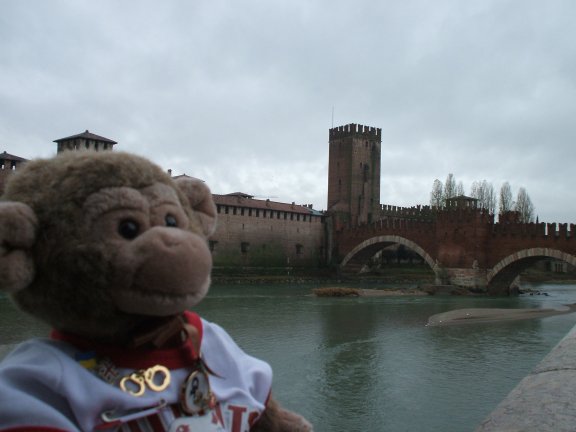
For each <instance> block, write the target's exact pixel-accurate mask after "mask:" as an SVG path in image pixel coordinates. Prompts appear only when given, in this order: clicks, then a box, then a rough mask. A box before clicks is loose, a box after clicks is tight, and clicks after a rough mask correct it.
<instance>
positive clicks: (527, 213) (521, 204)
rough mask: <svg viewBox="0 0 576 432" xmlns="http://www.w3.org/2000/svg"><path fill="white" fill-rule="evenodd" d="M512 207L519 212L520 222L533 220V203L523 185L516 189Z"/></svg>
mask: <svg viewBox="0 0 576 432" xmlns="http://www.w3.org/2000/svg"><path fill="white" fill-rule="evenodd" d="M514 209H515V210H516V211H517V212H518V213H519V218H520V222H524V223H528V222H534V205H533V204H532V200H531V199H530V196H529V195H528V193H527V192H526V189H524V188H523V187H521V188H520V189H519V190H518V195H517V197H516V205H515V208H514Z"/></svg>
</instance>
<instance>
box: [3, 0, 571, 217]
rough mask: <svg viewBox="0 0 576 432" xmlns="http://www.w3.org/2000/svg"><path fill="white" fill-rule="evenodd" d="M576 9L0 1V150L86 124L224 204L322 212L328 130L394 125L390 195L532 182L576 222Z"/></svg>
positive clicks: (24, 148) (408, 200)
mask: <svg viewBox="0 0 576 432" xmlns="http://www.w3.org/2000/svg"><path fill="white" fill-rule="evenodd" d="M575 19H576V2H575V1H573V0H566V1H560V0H558V1H557V0H546V1H542V0H537V1H535V0H466V1H462V0H434V1H431V0H426V1H425V0H421V1H419V0H402V1H400V0H398V1H389V0H382V1H368V0H355V1H353V2H352V1H341V0H286V1H276V0H245V1H233V0H204V1H195V0H181V1H180V0H178V1H172V0H166V1H159V0H154V1H144V0H99V1H88V0H86V1H84V0H0V152H1V151H7V152H8V153H12V154H15V155H18V156H21V157H25V158H35V157H47V156H51V155H53V154H55V151H56V144H55V143H53V142H52V141H53V140H55V139H58V138H63V137H66V136H70V135H74V134H77V133H81V132H83V131H84V130H86V129H89V130H90V132H93V133H95V134H98V135H102V136H104V137H107V138H110V139H113V140H115V141H118V143H119V144H118V145H117V146H116V149H117V150H124V151H130V152H135V153H138V154H141V155H143V156H146V157H148V158H151V159H153V160H154V161H156V162H157V163H158V164H159V165H160V166H161V167H163V168H164V169H169V168H171V169H172V170H173V173H174V174H188V175H191V176H195V177H199V178H201V179H203V180H205V181H206V182H207V183H208V185H209V186H210V187H211V189H212V191H213V192H214V193H221V194H225V193H230V192H235V191H241V192H246V193H249V194H252V195H256V196H257V197H262V198H267V197H270V199H272V200H274V201H281V202H292V201H295V202H296V203H299V204H307V203H313V204H314V208H316V209H318V210H322V209H325V208H326V198H327V196H326V194H327V172H328V130H329V129H330V127H332V126H340V125H345V124H349V123H359V124H364V125H368V126H374V127H378V128H382V186H381V191H382V192H381V202H382V203H386V204H393V205H400V206H412V205H416V204H428V203H429V201H430V191H431V189H432V184H433V182H434V180H435V179H439V180H441V181H442V182H444V180H445V179H446V176H447V175H448V174H449V173H453V174H454V176H455V178H456V181H457V182H459V181H462V183H463V184H464V188H465V192H466V193H467V194H469V193H470V189H471V186H472V182H473V181H481V180H484V179H485V180H487V181H489V182H491V183H492V184H493V186H494V188H495V190H496V192H498V191H499V189H500V187H501V185H502V183H503V182H504V181H508V182H509V183H510V185H511V186H512V191H513V193H514V195H515V194H516V193H517V191H518V188H520V187H524V188H526V190H527V191H528V194H529V196H530V198H531V200H532V202H533V204H534V205H535V208H536V214H537V215H538V216H539V219H540V221H547V222H572V223H576V187H575V180H576V164H575V162H576V145H575V144H576V88H575V80H576V26H575V25H574V22H575Z"/></svg>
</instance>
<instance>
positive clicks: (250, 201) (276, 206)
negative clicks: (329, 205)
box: [212, 192, 322, 216]
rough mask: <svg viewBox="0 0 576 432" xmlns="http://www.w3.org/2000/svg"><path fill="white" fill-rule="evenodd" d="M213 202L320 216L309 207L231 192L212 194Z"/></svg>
mask: <svg viewBox="0 0 576 432" xmlns="http://www.w3.org/2000/svg"><path fill="white" fill-rule="evenodd" d="M212 196H213V197H214V202H215V203H216V204H217V205H230V206H236V207H247V208H248V207H250V208H254V209H262V210H274V211H283V212H291V213H300V214H307V215H308V214H312V215H315V216H322V212H319V211H317V210H313V209H312V206H311V205H300V204H295V203H292V204H287V203H281V202H276V201H270V200H269V199H267V200H259V199H254V198H253V197H254V195H250V194H247V193H243V192H233V193H231V194H227V195H218V194H213V195H212Z"/></svg>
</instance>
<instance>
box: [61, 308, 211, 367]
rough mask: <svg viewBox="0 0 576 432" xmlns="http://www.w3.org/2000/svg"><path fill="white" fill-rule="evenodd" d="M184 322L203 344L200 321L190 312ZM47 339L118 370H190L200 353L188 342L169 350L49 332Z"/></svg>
mask: <svg viewBox="0 0 576 432" xmlns="http://www.w3.org/2000/svg"><path fill="white" fill-rule="evenodd" d="M183 316H184V319H185V321H186V322H187V323H188V324H190V325H192V326H193V327H194V328H195V329H196V330H197V331H198V336H199V342H200V343H199V346H200V344H201V341H202V333H203V328H202V320H201V319H200V317H199V316H198V315H197V314H195V313H192V312H184V314H183ZM50 338H51V339H53V340H58V341H63V342H67V343H69V344H71V345H73V346H74V347H76V348H77V349H79V350H80V351H87V352H89V351H94V352H95V353H96V355H97V356H98V357H108V358H109V359H110V360H111V361H112V362H113V363H114V364H115V365H116V366H117V367H121V368H133V369H147V368H149V367H152V366H155V365H158V364H160V365H163V366H166V367H167V368H168V369H179V368H182V367H189V366H190V365H191V363H192V362H194V361H196V360H197V359H198V357H199V353H197V352H196V350H195V349H194V346H193V344H192V341H191V340H190V339H187V340H186V341H185V342H183V343H182V344H181V345H179V346H176V347H170V348H159V349H149V348H126V347H124V346H119V345H112V344H103V343H98V342H94V341H91V340H89V339H85V338H83V337H82V336H78V335H75V334H72V333H66V332H61V331H58V330H52V333H51V334H50Z"/></svg>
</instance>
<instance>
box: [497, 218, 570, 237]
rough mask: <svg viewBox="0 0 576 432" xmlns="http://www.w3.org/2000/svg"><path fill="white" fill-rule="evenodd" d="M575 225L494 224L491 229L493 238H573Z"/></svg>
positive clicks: (543, 223) (542, 223)
mask: <svg viewBox="0 0 576 432" xmlns="http://www.w3.org/2000/svg"><path fill="white" fill-rule="evenodd" d="M575 233H576V225H575V224H567V223H555V222H553V223H545V222H541V223H521V222H518V223H506V222H505V223H496V224H494V226H493V228H492V235H493V237H498V236H502V237H505V236H517V237H535V238H565V239H568V238H574V234H575Z"/></svg>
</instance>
